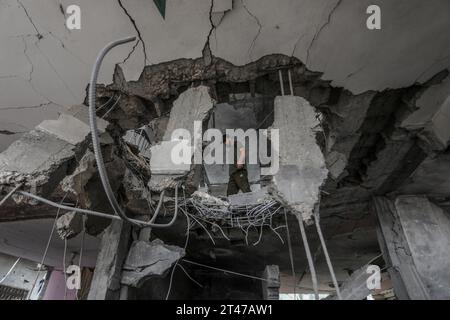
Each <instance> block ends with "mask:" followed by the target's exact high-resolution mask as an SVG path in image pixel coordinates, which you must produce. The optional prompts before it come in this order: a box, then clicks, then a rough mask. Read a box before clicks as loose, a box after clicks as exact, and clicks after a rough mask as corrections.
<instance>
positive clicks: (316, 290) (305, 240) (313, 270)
mask: <svg viewBox="0 0 450 320" xmlns="http://www.w3.org/2000/svg"><path fill="white" fill-rule="evenodd" d="M297 220H298V225H299V226H300V233H301V234H302V240H303V246H304V247H305V252H306V258H307V259H308V265H309V273H310V274H311V281H312V284H313V288H314V296H315V298H316V300H319V288H318V286H317V275H316V268H315V267H314V261H313V259H312V256H311V250H310V248H309V244H308V238H307V237H306V231H305V226H304V225H303V219H302V217H301V215H299V214H297Z"/></svg>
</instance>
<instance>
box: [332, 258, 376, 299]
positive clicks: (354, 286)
mask: <svg viewBox="0 0 450 320" xmlns="http://www.w3.org/2000/svg"><path fill="white" fill-rule="evenodd" d="M370 275H371V273H368V272H367V266H364V267H362V268H360V269H358V270H355V271H354V272H353V273H352V275H351V276H350V277H349V278H348V279H347V280H346V281H345V282H344V283H343V284H342V285H341V287H340V289H341V296H342V300H364V299H365V298H367V296H368V295H369V294H370V292H371V291H370V289H369V288H368V286H367V279H368V278H369V276H370ZM327 300H338V297H337V295H334V294H333V295H331V296H330V297H327Z"/></svg>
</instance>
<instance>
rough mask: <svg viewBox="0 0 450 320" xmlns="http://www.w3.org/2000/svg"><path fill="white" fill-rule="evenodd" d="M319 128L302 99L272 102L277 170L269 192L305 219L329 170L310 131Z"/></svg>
mask: <svg viewBox="0 0 450 320" xmlns="http://www.w3.org/2000/svg"><path fill="white" fill-rule="evenodd" d="M318 126H320V123H319V121H318V120H317V118H316V112H315V110H314V108H313V107H312V106H311V105H310V104H309V102H308V101H306V100H305V99H303V98H300V97H295V96H282V97H277V98H276V99H275V121H274V123H273V125H272V128H273V129H278V130H279V139H280V140H279V151H278V152H279V159H280V161H279V163H280V168H279V170H278V172H277V173H275V174H274V176H273V179H272V184H271V186H270V188H269V192H270V193H271V194H272V195H273V196H274V197H275V198H276V199H277V200H278V201H280V202H281V203H282V204H284V205H286V206H287V207H289V208H290V209H291V210H292V211H293V213H299V214H301V216H302V217H303V219H305V220H308V219H310V218H311V216H312V214H313V210H314V207H315V205H316V203H317V202H318V201H319V197H320V188H321V186H322V184H323V183H324V182H325V179H326V178H327V175H328V170H327V168H326V165H325V159H324V156H323V154H322V151H321V149H320V147H319V145H318V144H317V141H316V137H315V131H314V130H313V128H316V127H318Z"/></svg>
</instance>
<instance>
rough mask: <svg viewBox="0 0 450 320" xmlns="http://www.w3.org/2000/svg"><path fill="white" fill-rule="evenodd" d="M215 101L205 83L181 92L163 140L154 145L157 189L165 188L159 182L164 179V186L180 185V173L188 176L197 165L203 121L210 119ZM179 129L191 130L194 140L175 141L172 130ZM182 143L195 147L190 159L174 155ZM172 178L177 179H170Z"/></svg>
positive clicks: (154, 172)
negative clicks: (196, 159)
mask: <svg viewBox="0 0 450 320" xmlns="http://www.w3.org/2000/svg"><path fill="white" fill-rule="evenodd" d="M214 103H215V102H214V100H213V99H212V98H211V96H210V94H209V88H208V87H205V86H199V87H195V88H190V89H188V90H186V91H185V92H183V93H182V94H180V96H179V97H178V99H177V100H175V102H174V104H173V107H172V110H171V112H170V118H169V122H168V123H167V128H166V132H165V134H164V137H163V142H162V143H160V144H158V145H155V146H152V147H151V149H150V153H151V159H150V166H151V172H152V174H154V175H153V176H152V179H151V180H150V182H149V185H151V186H152V188H153V189H162V187H158V184H160V182H159V181H161V182H163V184H164V187H167V186H168V185H174V184H176V183H175V179H177V178H178V177H177V176H179V175H187V174H188V173H189V172H190V171H191V170H193V169H195V168H196V166H195V165H193V164H192V163H191V162H192V161H190V160H191V159H192V154H193V153H194V152H200V153H201V152H202V133H201V130H202V127H203V124H205V123H206V122H207V121H208V119H209V114H210V112H211V110H212V109H213V107H214ZM196 122H199V123H200V125H197V126H196V125H195V123H196ZM177 129H184V130H187V131H188V132H189V133H190V137H191V139H190V141H182V140H178V139H179V137H174V140H172V133H174V132H175V131H176V130H177ZM194 137H197V139H196V140H194ZM198 137H199V138H198ZM194 141H196V142H197V145H194ZM180 143H186V146H187V150H189V149H190V150H192V151H191V154H188V155H187V161H183V162H177V161H175V160H174V159H173V157H172V152H173V151H174V148H175V147H176V146H179V145H180ZM169 180H174V181H172V182H170V181H169Z"/></svg>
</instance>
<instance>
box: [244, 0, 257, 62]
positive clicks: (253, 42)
mask: <svg viewBox="0 0 450 320" xmlns="http://www.w3.org/2000/svg"><path fill="white" fill-rule="evenodd" d="M241 2H242V6H243V7H244V9H245V11H247V13H248V14H249V16H251V17H252V18H253V19H254V20H255V21H256V23H257V24H258V27H259V28H258V32H257V34H256V35H255V37H254V38H253V41H252V43H251V45H250V48H249V49H248V51H247V53H248V56H249V58H250V59H251V54H252V51H253V49H254V48H255V44H256V40H257V39H258V37H259V35H260V34H261V29H262V24H261V22H260V21H259V19H258V17H257V16H255V15H254V14H253V13H251V12H250V10H248V8H247V6H246V5H245V3H244V0H241Z"/></svg>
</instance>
